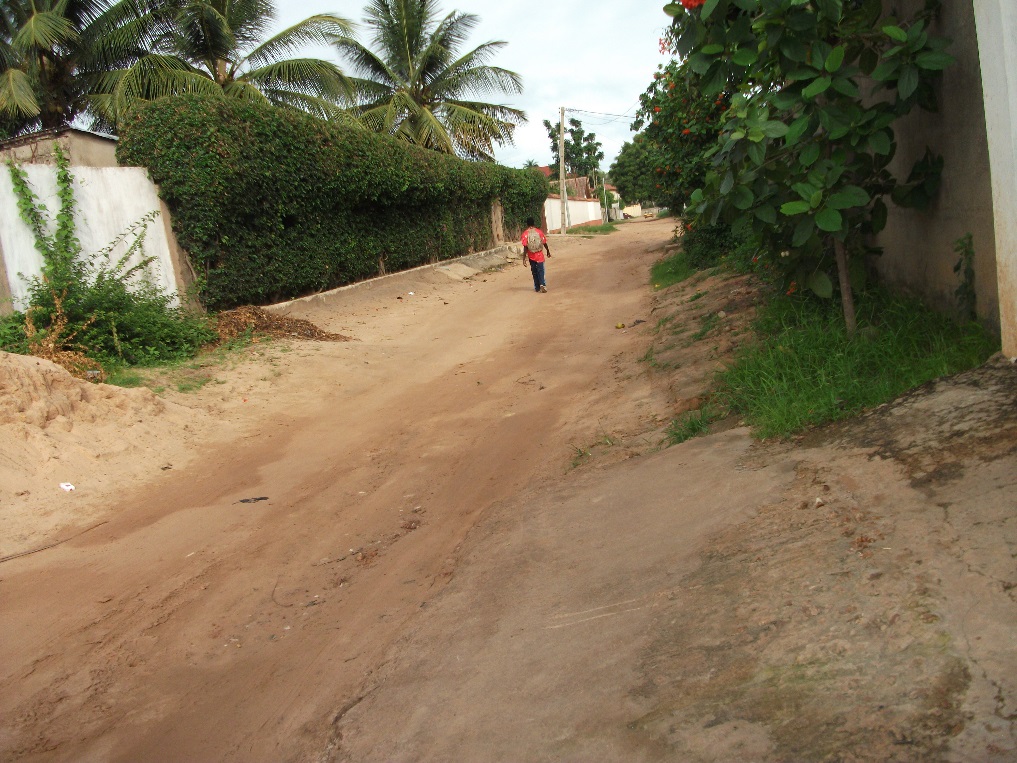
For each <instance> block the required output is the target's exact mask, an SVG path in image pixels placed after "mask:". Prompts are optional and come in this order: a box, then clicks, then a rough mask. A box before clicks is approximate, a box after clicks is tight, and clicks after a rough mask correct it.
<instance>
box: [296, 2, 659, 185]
mask: <svg viewBox="0 0 1017 763" xmlns="http://www.w3.org/2000/svg"><path fill="white" fill-rule="evenodd" d="M664 4H665V3H664V0H658V1H657V2H653V0H649V2H639V3H632V4H630V3H626V2H624V0H621V1H620V2H619V0H615V2H603V1H602V0H586V1H585V2H583V1H582V0H543V2H541V1H540V0H509V1H508V2H505V1H504V0H501V1H499V2H495V0H448V1H447V2H445V3H443V5H442V10H443V12H445V13H449V12H451V11H453V10H458V11H463V12H466V13H473V14H476V15H477V16H479V17H480V23H479V24H478V25H477V28H476V30H475V31H474V33H473V35H472V36H471V37H470V39H469V41H468V42H467V48H466V49H472V48H474V47H476V46H477V45H480V44H481V43H484V42H489V41H491V40H505V41H507V42H508V45H507V46H506V47H505V48H503V49H502V51H501V52H500V53H499V54H498V55H497V57H496V58H495V59H494V60H493V61H492V62H491V63H492V64H493V65H495V66H501V67H503V68H505V69H511V70H512V71H515V72H517V73H519V74H520V75H521V76H522V78H523V93H522V95H519V96H512V97H504V98H498V99H497V100H499V101H500V102H503V103H505V104H507V105H509V106H513V107H515V108H519V109H522V110H523V111H525V112H526V113H527V116H528V117H529V123H527V124H525V125H521V126H520V127H518V128H517V129H516V135H515V143H516V145H515V146H509V147H506V148H502V149H499V150H498V151H497V157H498V161H499V162H501V163H503V164H506V165H508V166H510V167H518V166H521V165H522V164H523V163H524V162H525V161H526V160H527V159H533V160H535V161H536V162H538V163H540V164H547V163H548V162H550V160H551V146H550V142H549V140H548V138H547V133H546V131H545V130H544V126H543V120H545V119H548V120H551V121H557V119H558V113H559V112H558V109H559V108H560V107H561V106H565V107H566V108H572V109H582V110H583V111H586V112H600V113H602V114H612V115H626V116H623V117H621V118H617V117H614V116H597V115H594V114H585V113H578V114H573V115H572V116H575V117H577V118H578V119H580V120H581V121H582V123H583V127H584V128H585V129H586V130H587V132H594V133H596V135H597V139H598V140H599V141H600V142H601V143H602V144H603V150H604V154H605V160H604V164H603V168H604V169H607V168H608V167H609V166H610V164H611V162H612V161H613V160H614V158H615V156H617V154H618V151H619V150H620V149H621V146H622V143H624V142H625V141H627V140H631V138H632V133H631V132H630V131H629V125H630V124H631V122H632V118H633V117H632V115H633V114H634V113H635V107H636V104H637V101H638V98H639V94H640V93H642V92H643V91H644V90H646V88H647V87H648V86H649V85H650V82H651V81H652V79H653V73H654V71H655V70H656V67H657V64H660V63H664V62H665V60H666V59H665V58H664V57H663V56H662V55H661V54H660V53H659V51H658V47H657V40H658V39H659V37H660V36H661V32H662V30H663V29H664V27H665V26H666V25H667V23H668V19H667V16H665V15H664V13H663V12H662V11H661V8H662V7H663V5H664ZM276 7H277V9H278V23H277V25H276V29H282V28H285V27H287V26H289V25H291V24H293V23H295V22H297V21H299V20H301V19H303V18H306V17H307V16H311V15H313V14H316V13H335V14H337V15H339V16H344V17H346V18H348V19H351V20H353V21H360V20H361V18H362V16H363V8H364V4H363V3H356V4H355V3H350V2H348V1H347V2H342V3H338V2H330V0H301V2H293V1H292V0H290V1H289V2H287V1H286V0H279V1H278V2H277V4H276ZM309 54H310V55H323V54H322V53H321V52H320V51H314V52H312V53H309ZM327 57H329V58H333V59H335V57H334V56H327ZM491 100H496V99H495V98H491ZM567 116H569V115H566V117H567Z"/></svg>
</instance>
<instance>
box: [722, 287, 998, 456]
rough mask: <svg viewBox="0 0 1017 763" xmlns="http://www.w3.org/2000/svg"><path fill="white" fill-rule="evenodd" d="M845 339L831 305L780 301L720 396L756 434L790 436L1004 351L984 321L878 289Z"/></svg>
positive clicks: (726, 374) (865, 298)
mask: <svg viewBox="0 0 1017 763" xmlns="http://www.w3.org/2000/svg"><path fill="white" fill-rule="evenodd" d="M857 308H858V327H859V330H858V333H857V335H856V336H855V337H854V338H853V339H852V338H849V337H848V336H847V331H846V329H845V328H844V319H843V317H842V315H841V314H840V311H839V309H838V305H837V304H836V303H835V302H832V301H831V302H826V303H821V302H819V301H817V300H810V299H807V298H800V299H783V298H779V299H776V300H774V301H773V302H771V303H770V304H769V305H767V306H766V307H765V308H764V309H763V311H762V313H761V314H760V317H759V319H758V320H757V323H756V331H757V333H758V334H759V340H760V341H758V342H756V343H754V344H753V345H751V346H748V347H745V348H743V349H742V350H741V351H740V352H739V353H738V355H737V356H736V358H735V361H734V363H733V365H731V366H730V367H729V368H727V369H726V370H725V371H723V372H722V373H721V374H720V379H719V381H720V395H721V399H722V400H723V402H724V403H725V404H726V405H729V406H730V407H731V408H732V409H733V410H735V411H738V412H739V413H741V414H742V415H743V416H744V417H745V420H746V421H747V422H748V423H749V424H750V425H751V426H752V427H753V429H754V430H755V434H756V435H757V436H759V437H774V436H778V437H780V436H787V435H790V434H793V433H795V432H798V431H801V430H803V429H805V428H808V427H811V426H815V425H818V424H823V423H826V422H829V421H835V420H837V419H842V418H845V417H848V416H852V415H855V414H857V413H859V412H860V411H862V410H863V409H865V408H871V407H873V406H876V405H879V404H881V403H885V402H887V401H889V400H892V399H894V398H895V397H897V396H899V395H901V394H902V393H904V392H906V391H907V390H909V389H913V388H914V387H917V386H919V385H921V384H924V383H925V382H927V381H929V380H931V379H935V378H937V377H940V376H945V375H948V374H953V373H958V372H960V371H963V370H966V369H968V368H973V367H975V366H977V365H979V364H981V363H983V362H985V360H986V359H987V358H988V357H989V356H990V355H992V353H993V352H995V351H997V350H998V349H999V344H998V342H997V341H996V339H994V338H993V337H991V336H989V335H988V334H987V333H986V332H985V331H984V330H983V329H982V328H981V327H980V326H979V325H977V324H975V323H968V324H964V325H958V324H957V323H955V322H954V321H952V320H951V319H950V318H948V317H947V316H945V315H942V314H940V313H937V312H934V311H933V310H931V309H929V308H928V307H926V306H925V305H923V304H922V303H921V302H920V301H918V300H915V299H911V298H906V297H900V296H893V295H890V294H889V293H887V292H883V291H874V292H870V293H868V294H865V295H862V296H861V297H860V298H859V301H858V305H857Z"/></svg>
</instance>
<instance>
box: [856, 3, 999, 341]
mask: <svg viewBox="0 0 1017 763" xmlns="http://www.w3.org/2000/svg"><path fill="white" fill-rule="evenodd" d="M923 3H924V0H902V2H900V3H898V6H899V7H900V13H901V14H908V13H911V12H913V11H915V10H917V9H919V8H920V7H921V6H922V5H923ZM934 30H935V33H936V34H940V35H943V36H945V37H948V38H950V39H951V40H952V44H951V46H950V53H951V54H953V56H954V57H955V58H956V59H957V62H956V63H955V64H954V65H953V66H951V67H949V68H947V69H946V70H944V71H943V78H942V82H941V83H940V84H939V86H938V87H937V93H936V94H937V97H938V100H939V111H938V112H927V111H926V112H921V113H917V112H916V113H913V114H910V115H908V116H907V117H904V118H903V119H902V120H901V122H900V124H899V126H898V128H897V130H896V133H897V153H896V155H895V156H894V159H893V161H892V163H891V165H890V168H891V170H892V171H894V172H895V173H896V174H898V175H900V176H903V177H906V176H907V171H908V168H910V167H911V166H912V165H913V164H914V163H915V162H916V161H918V160H920V159H921V158H922V155H923V153H924V152H925V149H926V146H929V147H931V148H932V150H933V151H935V152H936V153H938V154H941V155H942V157H943V175H942V182H941V185H940V188H939V190H938V193H936V195H935V196H934V197H933V199H932V202H931V205H930V206H929V208H928V209H925V210H918V209H903V208H900V207H897V206H892V207H891V209H890V215H889V217H888V220H887V225H886V228H885V229H884V230H883V231H882V232H881V233H880V234H879V235H878V236H877V237H876V243H877V244H878V245H879V246H881V247H882V248H883V254H882V255H881V256H879V257H877V258H875V259H874V264H875V267H876V269H877V270H878V271H879V272H880V274H881V275H882V276H883V277H884V278H885V279H887V280H888V281H890V282H892V283H894V284H897V285H899V286H903V287H905V288H907V289H909V290H911V291H914V292H917V293H920V294H922V295H923V296H924V297H925V298H926V299H928V300H929V301H930V302H931V303H933V304H935V305H936V306H938V307H939V308H940V309H943V310H945V311H947V312H953V311H955V310H956V309H958V308H959V307H960V306H959V305H958V304H957V299H956V297H955V294H956V290H957V288H958V287H959V286H964V284H962V283H959V278H958V273H955V271H954V266H955V265H956V264H957V262H958V254H957V253H956V252H955V248H956V246H957V244H958V242H959V241H960V240H961V239H962V238H964V237H965V236H966V235H967V234H971V245H972V248H973V251H974V257H973V261H972V268H973V271H972V272H973V283H972V284H971V287H972V288H973V289H974V293H975V309H976V312H977V314H978V317H979V318H980V319H981V320H983V321H984V322H986V323H987V324H989V325H990V326H992V327H993V328H995V329H998V328H999V294H998V288H997V279H996V247H995V237H994V219H993V209H992V190H991V186H990V181H989V176H990V173H989V154H988V144H987V139H986V128H985V111H984V106H983V100H982V97H983V95H982V93H983V88H982V79H981V74H980V65H979V55H978V40H977V36H976V33H975V20H974V13H973V10H972V6H971V3H943V5H942V9H941V11H940V15H939V18H938V20H937V22H936V24H935V27H934Z"/></svg>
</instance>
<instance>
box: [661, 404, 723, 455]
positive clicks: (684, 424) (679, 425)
mask: <svg viewBox="0 0 1017 763" xmlns="http://www.w3.org/2000/svg"><path fill="white" fill-rule="evenodd" d="M718 418H720V414H719V413H718V412H717V411H715V410H714V409H713V408H711V407H710V406H704V407H703V408H701V409H700V410H698V411H688V412H687V413H683V414H682V415H681V416H679V417H678V418H676V419H674V420H672V421H671V423H670V424H669V425H668V427H667V429H666V430H664V436H665V438H666V441H667V444H668V446H671V445H678V444H679V443H683V442H685V441H686V440H691V439H692V438H693V437H698V436H699V435H701V434H706V433H707V432H709V431H710V424H712V423H713V422H714V421H716V420H717V419H718Z"/></svg>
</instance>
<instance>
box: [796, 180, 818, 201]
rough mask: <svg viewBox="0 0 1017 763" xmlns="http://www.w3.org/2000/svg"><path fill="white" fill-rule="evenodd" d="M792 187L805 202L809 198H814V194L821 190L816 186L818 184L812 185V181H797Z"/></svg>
mask: <svg viewBox="0 0 1017 763" xmlns="http://www.w3.org/2000/svg"><path fill="white" fill-rule="evenodd" d="M791 187H792V188H793V189H794V192H795V193H797V194H798V195H799V196H800V197H801V199H802V201H804V202H805V203H808V202H809V199H811V198H812V194H814V193H815V192H816V191H817V190H819V189H818V188H816V186H814V185H812V184H811V183H795V184H794V185H793V186H791Z"/></svg>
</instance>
